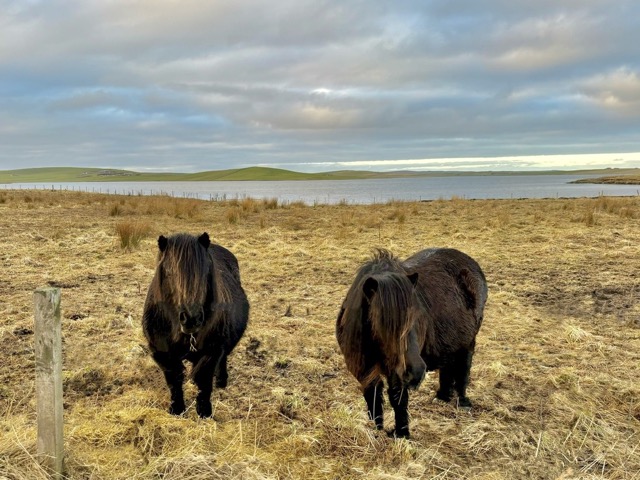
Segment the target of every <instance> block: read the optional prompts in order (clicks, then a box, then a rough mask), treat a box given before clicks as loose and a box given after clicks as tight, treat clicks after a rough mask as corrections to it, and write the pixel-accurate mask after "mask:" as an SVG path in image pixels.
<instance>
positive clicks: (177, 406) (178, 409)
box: [169, 403, 187, 417]
mask: <svg viewBox="0 0 640 480" xmlns="http://www.w3.org/2000/svg"><path fill="white" fill-rule="evenodd" d="M186 409H187V408H186V407H185V405H184V403H172V404H171V406H170V407H169V413H170V414H171V415H176V416H177V417H179V416H180V415H182V414H183V413H184V412H185V410H186Z"/></svg>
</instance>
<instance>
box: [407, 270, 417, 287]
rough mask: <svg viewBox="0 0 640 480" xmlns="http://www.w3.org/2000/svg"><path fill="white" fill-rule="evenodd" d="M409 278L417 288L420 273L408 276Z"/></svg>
mask: <svg viewBox="0 0 640 480" xmlns="http://www.w3.org/2000/svg"><path fill="white" fill-rule="evenodd" d="M407 278H408V279H409V281H410V282H411V285H413V286H414V287H415V286H416V283H418V272H415V273H412V274H411V275H407Z"/></svg>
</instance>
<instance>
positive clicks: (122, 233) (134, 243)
mask: <svg viewBox="0 0 640 480" xmlns="http://www.w3.org/2000/svg"><path fill="white" fill-rule="evenodd" d="M115 229H116V234H117V235H118V238H119V239H120V248H122V249H126V250H131V249H133V248H138V247H139V246H140V242H141V241H142V240H144V239H145V238H147V236H148V235H149V232H150V231H151V226H150V225H149V224H148V223H147V222H141V221H139V220H136V221H130V220H126V221H122V222H118V223H116V227H115Z"/></svg>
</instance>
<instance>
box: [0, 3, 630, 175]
mask: <svg viewBox="0 0 640 480" xmlns="http://www.w3.org/2000/svg"><path fill="white" fill-rule="evenodd" d="M639 19H640V2H638V1H637V0H615V1H614V0H562V1H557V0H486V1H480V0H416V1H403V0H395V1H382V0H367V1H345V0H324V1H321V0H271V1H255V0H254V1H244V0H235V1H222V0H218V1H204V0H203V1H194V0H174V1H168V0H138V1H134V0H131V1H121V0H101V1H96V0H65V1H62V0H46V1H35V0H29V1H27V0H25V1H5V0H0V169H12V168H26V167H40V166H95V167H112V168H127V169H132V170H138V171H146V170H153V171H184V172H190V171H202V170H216V169H222V168H233V167H244V166H251V165H268V166H277V167H281V168H289V169H292V170H299V171H324V170H335V169H342V168H358V169H373V170H391V169H402V168H410V169H413V170H417V169H425V168H426V169H472V170H486V169H538V168H549V167H560V168H576V167H581V166H592V167H602V166H605V167H606V166H609V167H623V166H636V167H640V153H638V152H640V50H639V47H638V46H639V45H640V28H639V27H638V22H639Z"/></svg>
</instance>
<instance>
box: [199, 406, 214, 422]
mask: <svg viewBox="0 0 640 480" xmlns="http://www.w3.org/2000/svg"><path fill="white" fill-rule="evenodd" d="M196 413H197V414H198V416H199V417H200V418H211V416H212V413H213V412H212V410H211V403H202V404H196Z"/></svg>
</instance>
